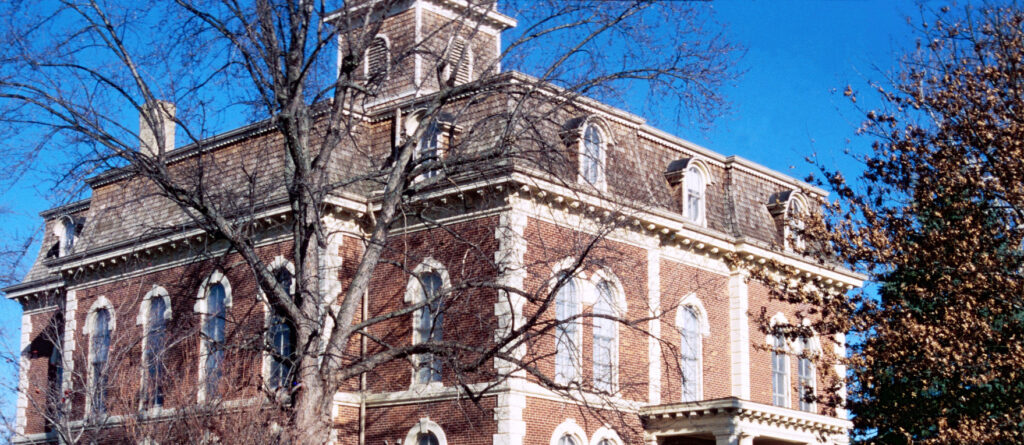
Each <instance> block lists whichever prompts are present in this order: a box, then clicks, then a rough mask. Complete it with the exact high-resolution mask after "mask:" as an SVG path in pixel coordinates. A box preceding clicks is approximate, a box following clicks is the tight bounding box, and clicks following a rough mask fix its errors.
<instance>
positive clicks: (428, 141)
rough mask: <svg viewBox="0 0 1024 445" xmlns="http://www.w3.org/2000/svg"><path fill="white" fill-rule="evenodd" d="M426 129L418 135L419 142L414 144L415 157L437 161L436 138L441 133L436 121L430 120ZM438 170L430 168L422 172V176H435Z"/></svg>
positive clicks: (427, 160)
mask: <svg viewBox="0 0 1024 445" xmlns="http://www.w3.org/2000/svg"><path fill="white" fill-rule="evenodd" d="M428 125H429V126H428V127H427V129H426V130H424V131H423V136H421V137H420V142H419V144H418V145H417V146H416V159H417V160H425V161H426V162H437V156H438V154H437V139H438V137H439V136H440V135H441V131H440V128H438V125H437V122H433V121H432V122H430V124H428ZM439 171H440V170H439V169H437V168H432V169H430V170H427V171H425V172H423V175H422V177H424V178H432V177H434V176H437V174H438V172H439Z"/></svg>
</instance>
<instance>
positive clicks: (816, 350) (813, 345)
mask: <svg viewBox="0 0 1024 445" xmlns="http://www.w3.org/2000/svg"><path fill="white" fill-rule="evenodd" d="M800 324H801V325H802V326H803V327H804V328H805V329H808V330H810V331H811V332H812V335H811V336H810V337H806V336H805V337H801V338H800V341H798V342H796V344H795V345H794V350H793V353H794V354H796V355H797V360H799V361H802V360H807V363H808V365H809V366H810V368H811V375H810V379H809V380H810V387H811V391H812V393H813V394H814V395H815V396H817V394H818V364H817V362H816V361H817V359H818V358H819V357H821V354H822V348H821V339H820V338H819V337H818V333H817V332H815V331H814V329H813V328H812V327H811V320H810V319H808V318H804V319H803V320H802V321H801V323H800ZM799 361H798V362H797V364H798V366H797V388H798V393H797V394H798V395H799V399H798V400H797V402H798V403H797V408H799V409H800V410H801V411H804V412H809V413H817V412H818V404H817V402H814V401H812V402H810V403H807V402H804V398H803V397H804V386H803V383H804V382H803V380H804V379H803V376H802V375H801V374H800V366H799Z"/></svg>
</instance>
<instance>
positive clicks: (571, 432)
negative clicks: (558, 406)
mask: <svg viewBox="0 0 1024 445" xmlns="http://www.w3.org/2000/svg"><path fill="white" fill-rule="evenodd" d="M587 444H588V442H587V433H586V432H585V431H583V428H581V427H580V426H579V424H577V423H576V420H575V419H566V420H565V421H564V422H562V423H561V424H559V425H558V426H557V427H555V431H554V433H552V434H551V445H587Z"/></svg>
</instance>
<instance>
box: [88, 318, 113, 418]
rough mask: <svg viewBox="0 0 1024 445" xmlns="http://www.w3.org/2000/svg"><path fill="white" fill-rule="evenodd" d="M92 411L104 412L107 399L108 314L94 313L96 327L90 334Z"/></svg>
mask: <svg viewBox="0 0 1024 445" xmlns="http://www.w3.org/2000/svg"><path fill="white" fill-rule="evenodd" d="M92 350H93V355H92V383H93V388H92V389H93V391H92V409H93V411H94V412H97V413H102V412H105V411H106V398H107V370H106V365H107V356H108V354H109V352H110V312H109V311H107V310H106V309H100V310H98V311H96V325H95V329H94V330H93V334H92Z"/></svg>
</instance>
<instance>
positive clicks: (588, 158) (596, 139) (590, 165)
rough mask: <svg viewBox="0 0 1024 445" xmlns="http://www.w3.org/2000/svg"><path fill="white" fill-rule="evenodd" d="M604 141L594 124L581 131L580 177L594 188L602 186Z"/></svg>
mask: <svg viewBox="0 0 1024 445" xmlns="http://www.w3.org/2000/svg"><path fill="white" fill-rule="evenodd" d="M604 163H605V141H604V137H603V136H602V135H601V130H600V129H598V127H597V125H595V124H587V126H586V127H585V128H584V130H583V147H582V151H581V153H580V175H581V176H582V177H583V180H584V181H586V182H587V183H588V184H590V185H593V186H594V187H598V188H600V187H602V186H603V184H604V182H605V181H604Z"/></svg>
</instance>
